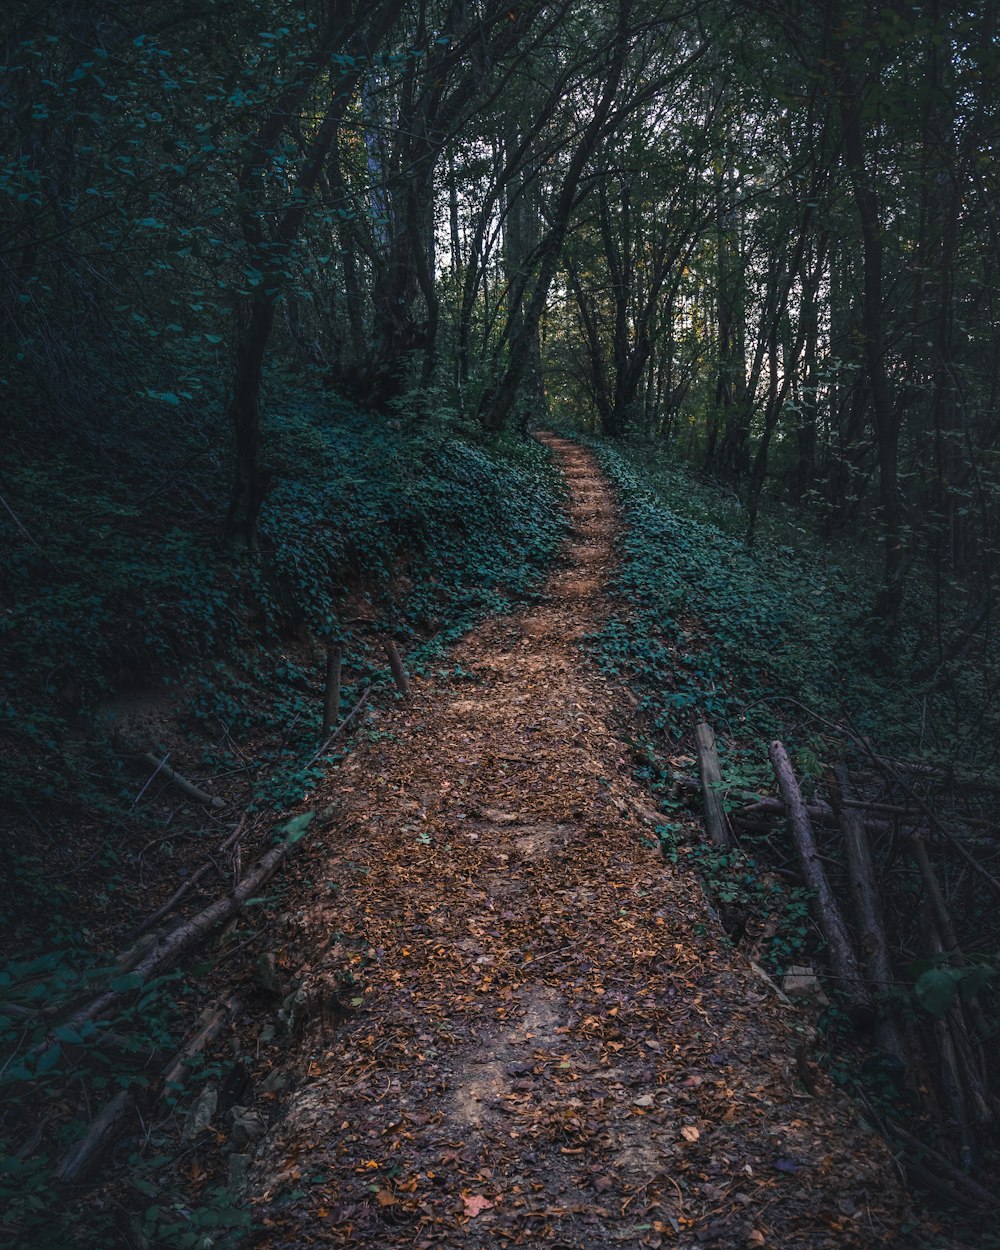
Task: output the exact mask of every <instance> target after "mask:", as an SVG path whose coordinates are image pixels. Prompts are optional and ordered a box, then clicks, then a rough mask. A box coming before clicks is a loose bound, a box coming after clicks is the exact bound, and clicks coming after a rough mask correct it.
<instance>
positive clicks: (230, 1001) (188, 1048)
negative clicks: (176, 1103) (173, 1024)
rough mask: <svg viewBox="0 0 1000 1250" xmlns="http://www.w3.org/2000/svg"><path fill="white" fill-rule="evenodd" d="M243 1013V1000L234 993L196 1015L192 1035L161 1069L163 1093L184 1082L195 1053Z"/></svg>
mask: <svg viewBox="0 0 1000 1250" xmlns="http://www.w3.org/2000/svg"><path fill="white" fill-rule="evenodd" d="M242 1013H243V1000H242V999H241V998H238V997H237V996H236V995H235V994H234V995H233V996H232V997H231V998H227V999H226V1001H225V1002H224V1003H217V1004H216V1006H215V1007H207V1008H206V1009H205V1011H203V1012H202V1013H201V1015H200V1016H199V1017H198V1028H197V1030H196V1031H195V1033H194V1034H193V1036H192V1037H191V1038H190V1039H189V1040H188V1041H187V1042H185V1043H184V1045H183V1046H182V1047H181V1049H180V1050H179V1051H178V1052H177V1054H176V1055H174V1057H173V1059H171V1060H170V1062H169V1063H168V1064H167V1066H166V1068H165V1069H164V1071H163V1089H164V1093H167V1094H170V1093H172V1092H175V1091H176V1088H177V1087H178V1086H179V1085H182V1084H183V1082H184V1077H185V1075H186V1072H185V1069H186V1067H187V1065H188V1064H189V1063H190V1062H191V1060H192V1059H193V1058H194V1057H195V1055H199V1054H201V1052H202V1051H203V1050H204V1049H205V1047H206V1046H207V1045H208V1044H209V1043H210V1042H213V1041H214V1040H215V1039H216V1038H217V1037H218V1036H219V1034H220V1033H221V1032H222V1030H223V1029H224V1028H225V1027H226V1025H227V1024H231V1023H232V1022H233V1021H234V1020H235V1019H237V1017H238V1016H240V1015H242Z"/></svg>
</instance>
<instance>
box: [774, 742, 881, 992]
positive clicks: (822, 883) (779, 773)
mask: <svg viewBox="0 0 1000 1250" xmlns="http://www.w3.org/2000/svg"><path fill="white" fill-rule="evenodd" d="M769 754H770V757H771V764H772V766H773V768H774V774H775V776H776V777H777V780H778V788H779V789H780V791H781V797H782V798H783V799H784V801H785V806H786V808H787V809H788V823H789V825H790V827H791V830H792V834H793V836H794V838H795V845H796V848H797V850H798V853H799V864H800V865H801V868H802V876H803V878H804V879H805V882H806V885H807V886H808V887H809V889H810V890H811V892H812V906H813V912H814V915H815V917H816V922H817V924H818V925H819V927H820V929H821V931H822V933H823V936H824V937H825V938H826V943H827V947H828V949H829V953H830V965H831V968H832V971H833V975H834V978H835V979H836V981H837V982H838V985H839V988H840V990H841V991H842V992H843V994H844V995H845V996H846V997H847V999H848V1000H849V1001H850V1002H851V1003H852V1004H853V1005H854V1007H855V1008H858V1009H862V1010H864V1011H865V1012H866V1013H867V1012H871V1011H872V1010H873V1004H872V999H871V994H870V992H869V990H868V986H867V983H866V982H865V980H864V977H863V975H862V972H861V967H860V965H859V963H858V960H857V956H856V955H855V953H854V948H853V946H852V944H851V937H850V934H849V933H848V930H847V926H846V925H845V923H844V919H843V916H841V914H840V908H839V907H838V905H837V900H836V898H835V897H834V894H833V890H832V889H831V888H830V882H829V881H828V880H827V876H826V872H825V871H824V870H823V864H822V860H821V858H820V853H819V848H818V847H817V845H816V838H815V835H814V834H813V829H812V825H811V824H810V822H809V816H808V814H807V812H806V805H805V802H804V801H803V798H802V792H801V790H800V789H799V783H798V782H797V781H796V780H795V772H794V770H793V769H792V764H791V761H790V760H789V758H788V753H787V751H786V750H785V748H784V746H782V744H781V743H780V742H777V741H775V742H772V743H771V746H770V749H769Z"/></svg>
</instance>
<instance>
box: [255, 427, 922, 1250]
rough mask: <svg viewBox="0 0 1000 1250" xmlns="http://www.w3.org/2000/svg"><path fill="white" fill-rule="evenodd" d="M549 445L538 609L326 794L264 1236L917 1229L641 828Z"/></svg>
mask: <svg viewBox="0 0 1000 1250" xmlns="http://www.w3.org/2000/svg"><path fill="white" fill-rule="evenodd" d="M544 438H545V442H546V443H547V444H548V445H549V446H550V448H551V449H552V451H553V453H554V454H555V455H556V456H557V457H558V458H559V460H560V461H561V462H562V465H563V467H564V470H565V473H566V476H567V478H568V481H569V485H570V489H571V504H570V510H571V517H572V533H571V537H570V539H569V541H568V543H567V545H566V548H565V551H564V558H563V559H562V561H561V562H560V564H559V566H558V567H557V569H556V571H555V572H554V573H553V574H552V576H551V579H550V582H549V584H548V586H547V588H546V590H547V594H546V598H545V600H544V602H543V603H541V604H540V605H539V606H538V607H536V608H533V609H531V610H529V611H526V612H524V613H522V614H520V615H518V616H514V617H509V618H506V619H501V620H495V621H492V622H489V623H487V624H485V625H484V626H482V627H481V628H480V629H478V630H477V631H476V632H475V633H474V634H473V635H471V636H470V637H468V638H467V639H466V640H465V641H464V642H463V643H462V644H461V645H460V646H459V647H458V648H457V649H456V651H455V652H454V653H453V654H452V656H451V657H450V659H449V665H451V664H454V672H455V674H456V676H455V677H454V678H452V679H450V680H449V681H447V682H445V681H440V680H435V681H430V680H428V681H426V682H424V683H417V686H416V688H415V692H414V696H413V698H412V700H411V702H409V703H408V704H406V705H400V706H398V707H397V708H396V709H395V710H393V711H390V712H388V713H386V714H385V715H384V716H383V717H382V718H381V719H380V720H379V722H378V730H379V736H378V740H377V741H373V742H370V743H368V744H365V745H362V746H361V747H360V748H359V749H358V751H357V752H356V753H355V754H354V755H353V756H352V757H351V758H350V760H348V761H347V762H346V763H345V764H344V766H343V767H342V768H341V769H340V770H338V771H337V772H336V773H335V774H334V775H332V776H331V778H330V779H329V781H328V783H327V784H326V785H325V786H324V788H323V790H322V792H321V793H320V794H319V795H318V796H317V804H318V805H320V806H323V805H332V806H333V807H334V808H335V809H336V811H337V816H336V819H335V820H334V823H333V826H332V829H331V832H330V833H329V835H327V837H326V841H325V842H324V843H322V844H320V845H318V846H317V847H315V848H314V849H313V850H312V852H311V854H310V856H309V858H307V859H304V860H303V861H302V863H304V865H305V867H304V868H303V869H301V870H300V871H302V872H304V873H305V875H306V876H308V877H309V878H310V891H309V893H308V894H306V893H303V895H302V897H303V898H306V899H308V900H309V901H307V902H306V903H305V904H304V905H303V906H302V907H301V908H300V909H299V910H298V911H296V912H294V913H293V914H292V915H291V916H290V917H289V920H288V927H287V929H286V930H285V931H284V932H281V933H278V934H276V944H277V946H278V949H279V951H280V953H281V960H282V963H283V965H284V967H285V968H286V969H288V970H290V971H298V973H299V977H300V978H301V980H302V985H301V988H300V989H299V991H298V995H297V1001H296V1006H295V1008H294V1009H293V1016H294V1024H295V1029H296V1033H295V1036H296V1038H297V1042H296V1045H297V1046H298V1053H297V1055H295V1057H294V1061H293V1063H292V1064H291V1065H290V1067H291V1069H292V1070H294V1071H295V1072H297V1073H298V1074H299V1082H298V1084H297V1087H295V1088H293V1089H292V1091H291V1092H290V1093H288V1094H287V1095H286V1098H285V1106H284V1110H283V1115H282V1118H281V1119H280V1120H279V1122H278V1123H277V1125H276V1126H275V1127H274V1129H273V1130H272V1132H271V1134H270V1136H269V1138H268V1139H267V1141H266V1143H265V1146H264V1149H263V1152H262V1154H261V1156H260V1157H259V1159H258V1161H257V1164H256V1166H255V1173H254V1180H255V1203H256V1211H257V1217H256V1218H257V1230H258V1232H257V1241H256V1242H255V1244H256V1245H259V1246H267V1247H273V1248H275V1250H277V1248H278V1247H281V1248H283V1250H284V1248H290V1247H296V1248H298V1247H304V1246H311V1245H322V1246H327V1245H329V1246H341V1245H345V1246H348V1245H349V1246H366V1247H385V1248H386V1250H388V1248H390V1247H404V1246H405V1247H410V1246H412V1247H425V1246H426V1247H431V1246H454V1247H463V1248H465V1250H479V1248H482V1250H486V1248H487V1247H490V1248H493V1247H505V1246H532V1247H544V1248H547V1250H607V1248H608V1247H611V1246H617V1245H621V1246H626V1247H640V1246H642V1247H646V1246H649V1247H656V1246H684V1247H694V1246H701V1245H716V1246H720V1247H723V1248H725V1250H728V1248H729V1247H743V1246H750V1247H753V1246H775V1247H802V1248H806V1247H808V1248H809V1250H819V1248H820V1247H828V1246H829V1247H834V1246H836V1247H840V1248H842V1247H852V1246H857V1247H875V1246H883V1245H891V1244H906V1243H905V1240H903V1239H899V1240H897V1227H898V1223H899V1220H900V1219H901V1216H902V1211H903V1200H902V1197H901V1195H900V1193H899V1190H898V1188H897V1184H896V1181H895V1178H894V1176H893V1174H892V1169H891V1167H890V1166H889V1161H888V1159H887V1156H886V1155H885V1152H884V1150H883V1148H882V1147H881V1146H880V1145H879V1144H878V1143H876V1142H875V1141H874V1140H873V1139H872V1138H871V1137H870V1136H869V1135H868V1133H867V1132H866V1131H865V1130H864V1128H863V1127H862V1126H861V1125H860V1124H859V1123H858V1121H857V1119H856V1118H855V1116H854V1114H853V1113H852V1111H851V1110H850V1109H849V1108H848V1107H847V1106H846V1104H845V1103H844V1102H843V1101H842V1100H841V1099H840V1097H839V1095H837V1094H836V1093H835V1092H834V1091H833V1090H832V1089H824V1091H823V1092H822V1096H821V1097H818V1098H813V1097H811V1096H809V1095H808V1094H806V1092H805V1091H804V1090H803V1088H802V1086H801V1085H800V1084H799V1082H798V1080H797V1078H796V1066H795V1052H796V1048H797V1046H798V1045H799V1043H800V1041H801V1035H800V1034H799V1033H797V1032H796V1028H797V1027H801V1026H802V1024H803V1020H802V1018H801V1017H799V1016H797V1015H795V1014H794V1013H788V1012H787V1009H785V1008H782V1007H781V1005H780V1004H779V1003H778V1002H777V1001H776V1000H775V999H774V996H773V995H772V994H771V993H770V991H769V990H768V989H767V988H766V987H765V986H763V985H762V983H761V982H760V981H759V980H756V979H755V978H754V977H753V976H752V975H751V974H750V971H749V970H748V968H747V966H746V961H745V959H743V957H742V956H740V955H739V954H738V953H737V952H735V951H734V950H733V949H732V948H730V947H729V946H728V944H727V943H726V942H725V940H724V939H722V938H721V937H720V936H719V935H718V933H717V931H716V930H715V928H714V926H713V924H712V922H711V920H710V918H709V916H708V914H707V912H706V909H705V906H704V903H703V901H702V899H701V896H700V893H699V890H698V886H697V883H696V882H694V881H693V880H692V879H691V878H690V876H689V875H688V874H685V873H684V872H681V871H679V870H677V869H674V868H672V867H671V866H670V865H669V864H665V863H664V862H663V861H662V859H661V858H660V856H659V855H658V853H657V852H656V851H655V850H654V849H653V848H652V846H651V845H650V843H649V839H648V831H647V830H646V829H645V828H644V826H643V825H642V824H641V822H640V821H639V820H638V819H637V817H636V816H635V815H634V812H635V810H636V808H640V809H641V808H643V807H646V806H648V799H646V798H644V796H643V794H642V792H641V790H640V788H639V787H638V786H637V785H636V784H635V783H634V782H633V781H632V780H631V778H630V772H631V766H630V761H629V758H628V753H627V750H626V748H625V746H624V745H623V743H622V741H621V739H620V738H619V737H618V735H617V734H616V732H615V728H614V725H613V722H612V719H611V717H612V715H613V713H614V710H615V709H616V707H617V708H619V709H621V698H620V691H618V690H616V688H615V687H614V686H613V685H612V684H611V683H610V682H608V681H606V680H605V679H604V678H603V677H601V675H600V674H599V673H597V672H596V671H595V669H594V667H593V666H592V665H591V664H590V663H589V661H587V659H586V657H585V655H584V654H583V653H582V652H581V649H580V646H579V640H580V639H581V637H582V636H583V635H585V634H586V633H588V632H590V631H592V630H594V629H595V628H597V627H599V625H600V622H601V618H602V615H603V614H604V612H605V611H606V606H605V599H604V596H603V586H604V583H605V580H606V576H607V572H608V569H609V566H610V562H611V558H612V557H611V541H612V538H613V536H614V532H615V525H616V518H615V510H614V506H613V501H612V498H611V495H610V492H609V489H608V487H607V485H606V483H605V482H604V481H603V479H602V477H601V475H600V473H599V471H598V469H597V467H596V465H595V462H594V460H593V458H592V457H591V455H590V454H589V453H588V452H586V451H585V450H582V449H581V448H579V447H577V446H575V445H574V444H571V443H569V442H565V441H562V440H560V439H557V438H554V437H552V436H544ZM619 714H620V712H619ZM337 1002H339V1003H341V1004H343V1005H344V1008H345V1010H344V1011H343V1012H341V1011H340V1010H339V1008H338V1007H337V1005H336V1004H337Z"/></svg>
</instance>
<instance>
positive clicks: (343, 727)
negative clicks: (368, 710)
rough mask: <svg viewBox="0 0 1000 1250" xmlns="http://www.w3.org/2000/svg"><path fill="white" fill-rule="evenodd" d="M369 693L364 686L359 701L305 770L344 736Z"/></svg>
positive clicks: (368, 689) (367, 688)
mask: <svg viewBox="0 0 1000 1250" xmlns="http://www.w3.org/2000/svg"><path fill="white" fill-rule="evenodd" d="M371 692H372V688H371V686H366V687H365V688H364V690H363V691H362V692H361V697H360V699H358V701H357V703H355V705H354V707H352V708H351V710H350V711H349V712H348V713H347V715H346V716H345V717H344V719H343V720H342V721H341V722H340V724H339V725H338V726H337V728H336V729H335V730H334V731H333V733H332V734H330V736H329V738H327V740H326V741H325V742H324V743H323V745H322V746H321V747H320V749H319V750H318V751H317V752H316V754H315V755H313V756H312V757H311V758H310V760H309V763H308V764H306V768H308V767H309V766H310V765H311V764H315V763H316V761H317V760H318V759H319V757H320V756H321V755H325V754H326V753H327V751H328V750H329V749H330V747H331V746H332V745H333V743H334V742H336V741H337V739H338V738H339V737H341V735H342V734H344V733H345V732H346V731H347V730H348V729H349V728H350V725H351V722H352V721H353V720H354V718H355V717H356V716H357V714H358V713H359V712H360V711H361V709H362V708H363V707H364V705H365V704H366V703H367V702H368V696H369V695H370V694H371Z"/></svg>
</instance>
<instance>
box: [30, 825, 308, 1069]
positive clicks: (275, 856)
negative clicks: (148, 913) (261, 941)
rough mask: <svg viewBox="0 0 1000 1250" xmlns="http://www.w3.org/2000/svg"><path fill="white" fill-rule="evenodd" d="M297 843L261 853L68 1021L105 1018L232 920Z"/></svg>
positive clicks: (75, 1024)
mask: <svg viewBox="0 0 1000 1250" xmlns="http://www.w3.org/2000/svg"><path fill="white" fill-rule="evenodd" d="M293 845H294V843H293V842H290V841H289V842H282V843H280V844H279V845H278V846H274V847H272V848H271V849H270V850H269V851H268V852H267V854H266V855H263V856H261V858H260V859H259V860H258V861H257V863H256V864H255V865H254V867H253V869H252V870H251V871H250V872H249V873H248V874H247V875H246V876H245V877H244V878H243V880H242V881H241V882H240V883H239V885H238V886H237V887H236V889H235V890H233V891H232V892H231V893H230V894H227V895H225V896H224V897H222V898H220V899H217V900H216V901H215V902H214V903H212V904H211V905H210V906H209V907H206V908H205V909H204V910H203V911H200V912H198V913H197V915H195V916H192V917H191V918H190V919H189V920H186V921H184V923H183V924H180V925H178V926H177V928H176V929H173V930H171V932H170V933H168V934H167V935H166V936H165V937H163V938H162V939H161V940H160V941H159V942H157V944H156V945H155V946H154V947H153V949H152V950H151V951H150V952H149V954H148V955H147V956H146V957H145V958H144V959H143V960H141V961H140V962H139V963H138V964H136V966H135V969H134V970H133V973H132V977H131V978H130V985H129V986H128V988H125V989H118V990H114V989H107V990H104V991H103V993H101V994H98V996H97V997H96V998H94V999H92V1000H91V1001H90V1002H89V1003H87V1005H86V1006H85V1007H82V1008H80V1010H78V1011H77V1012H76V1013H75V1014H74V1015H72V1016H71V1017H70V1018H69V1020H68V1021H67V1023H68V1025H69V1027H70V1028H72V1029H76V1030H77V1031H79V1029H80V1028H81V1026H83V1025H85V1024H88V1023H89V1022H91V1021H93V1020H98V1019H101V1018H102V1017H103V1016H105V1015H106V1014H107V1012H109V1011H110V1010H111V1009H112V1008H115V1007H117V1006H118V1004H119V1003H120V1002H121V1000H122V999H123V998H125V997H126V996H127V995H129V994H132V993H134V992H135V991H136V990H137V989H139V988H140V987H141V986H142V984H143V983H144V982H146V981H148V980H150V979H151V978H152V977H154V976H157V975H159V974H160V973H162V972H165V971H166V970H167V969H168V968H170V967H172V966H173V964H175V963H176V962H177V960H178V959H179V958H180V956H181V955H182V954H183V953H184V952H185V951H186V950H188V949H189V948H190V947H192V946H194V945H196V944H197V943H198V942H199V941H200V940H201V939H202V938H203V937H204V936H205V935H206V934H207V933H209V932H210V931H211V930H212V929H213V928H214V927H215V926H216V925H218V924H221V923H222V921H224V920H228V919H229V917H230V916H234V915H235V914H236V913H237V912H238V911H240V910H241V908H242V907H243V905H244V903H246V901H247V900H248V899H249V898H252V897H253V895H254V894H255V893H256V891H257V890H258V889H259V888H260V887H261V886H262V885H265V884H266V883H267V882H268V881H269V880H270V879H271V877H273V876H274V873H275V872H276V870H277V869H278V866H279V865H280V864H281V862H282V860H283V859H284V858H285V856H286V855H287V854H288V852H289V851H290V850H291V848H292V846H293ZM54 1040H55V1039H54V1038H53V1036H52V1035H51V1034H49V1035H48V1036H46V1037H45V1038H44V1039H43V1040H42V1041H40V1042H38V1043H37V1044H36V1045H35V1046H34V1047H32V1050H31V1053H32V1054H33V1055H38V1054H41V1053H42V1051H44V1050H46V1049H47V1048H48V1047H49V1046H51V1045H52V1044H53V1042H54Z"/></svg>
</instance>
